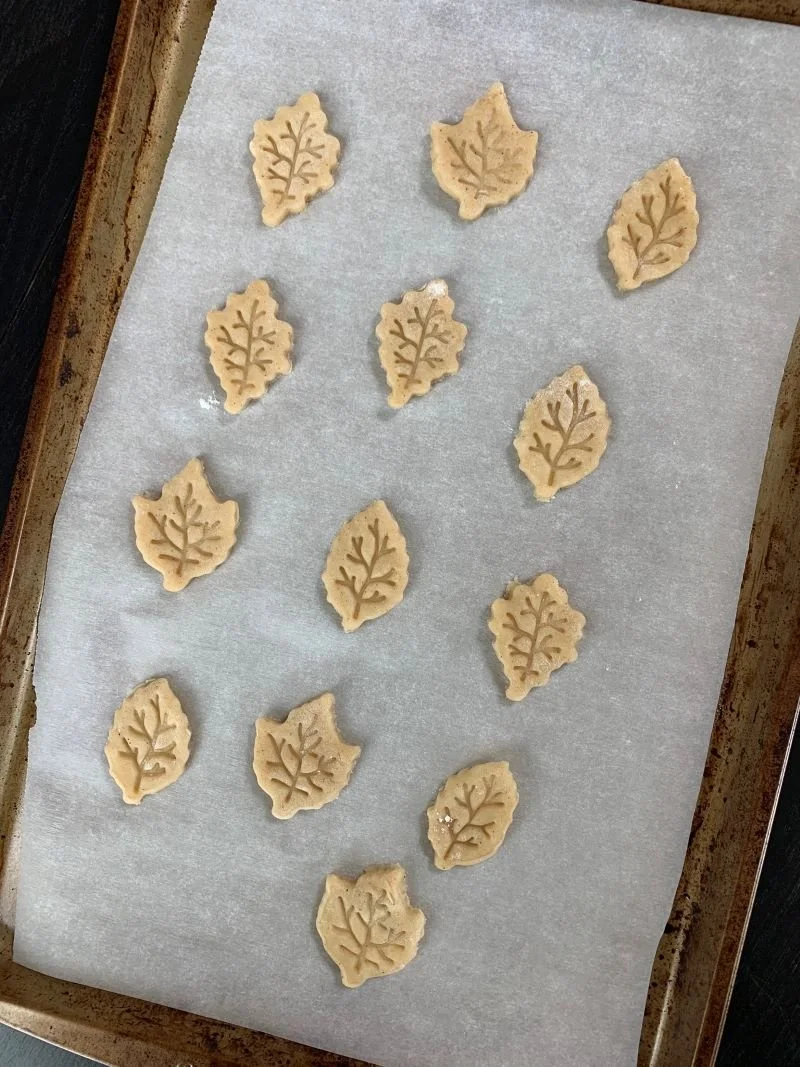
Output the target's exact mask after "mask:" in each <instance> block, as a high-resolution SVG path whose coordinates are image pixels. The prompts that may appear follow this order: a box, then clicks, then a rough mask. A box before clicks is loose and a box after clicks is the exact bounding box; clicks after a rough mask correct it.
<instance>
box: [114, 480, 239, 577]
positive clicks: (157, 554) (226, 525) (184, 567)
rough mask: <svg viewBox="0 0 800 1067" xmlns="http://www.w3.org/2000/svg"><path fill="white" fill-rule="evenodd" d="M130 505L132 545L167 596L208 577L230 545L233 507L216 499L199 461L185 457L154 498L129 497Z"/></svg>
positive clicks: (234, 517)
mask: <svg viewBox="0 0 800 1067" xmlns="http://www.w3.org/2000/svg"><path fill="white" fill-rule="evenodd" d="M133 507H134V511H135V513H136V514H135V518H134V529H135V531H136V547H137V548H138V549H139V551H140V552H141V554H142V559H143V560H144V561H145V563H147V564H149V565H150V566H151V567H153V568H154V569H155V570H157V571H159V572H160V573H161V574H162V575H163V576H164V588H165V589H167V590H169V591H170V592H171V593H175V592H177V591H178V590H179V589H183V588H184V586H186V585H188V584H189V582H191V580H192V578H199V577H200V575H201V574H210V573H211V571H213V570H215V569H216V568H217V567H218V566H219V565H220V563H224V562H225V560H226V559H227V558H228V556H229V555H230V552H231V549H232V548H233V546H234V544H235V543H236V527H237V526H238V525H239V505H238V504H237V503H236V501H235V500H217V498H216V497H215V496H214V494H213V493H212V492H211V486H210V485H209V484H208V481H207V480H206V476H205V472H204V470H203V464H202V463H201V461H200V460H199V459H190V460H189V462H188V463H187V464H186V466H185V467H184V468H183V470H182V471H181V472H180V474H176V475H175V477H174V478H171V479H170V480H169V481H168V482H167V483H166V485H165V486H164V488H163V490H162V492H161V496H160V497H158V499H157V500H151V499H150V497H146V496H135V497H134V498H133Z"/></svg>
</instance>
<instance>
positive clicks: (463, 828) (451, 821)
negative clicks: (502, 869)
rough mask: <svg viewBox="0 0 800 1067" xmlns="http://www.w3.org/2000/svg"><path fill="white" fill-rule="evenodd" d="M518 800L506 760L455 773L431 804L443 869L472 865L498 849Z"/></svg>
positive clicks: (432, 836)
mask: <svg viewBox="0 0 800 1067" xmlns="http://www.w3.org/2000/svg"><path fill="white" fill-rule="evenodd" d="M518 801H519V793H518V792H517V783H516V782H515V781H514V776H513V774H512V773H511V770H510V768H509V766H508V764H507V763H506V762H505V760H503V761H501V762H499V763H478V764H476V765H475V766H474V767H466V768H465V769H464V770H462V771H458V773H457V774H452V775H451V776H450V777H449V778H448V779H447V781H446V782H445V784H444V785H443V786H442V788H441V789H440V790H439V793H438V796H437V797H436V800H434V802H433V804H431V806H430V807H429V808H428V840H429V841H430V843H431V844H432V845H433V854H434V862H435V864H436V866H437V867H438V868H439V870H440V871H448V870H450V868H451V867H470V866H472V864H473V863H480V862H481V861H482V860H485V859H488V858H489V856H493V855H494V854H495V852H497V850H498V848H500V846H501V845H502V843H503V839H504V838H505V836H506V831H507V830H508V828H509V826H510V825H511V819H512V817H513V815H514V809H515V808H516V806H517V802H518Z"/></svg>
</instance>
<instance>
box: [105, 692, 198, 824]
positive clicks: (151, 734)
mask: <svg viewBox="0 0 800 1067" xmlns="http://www.w3.org/2000/svg"><path fill="white" fill-rule="evenodd" d="M191 736H192V734H191V730H190V729H189V720H188V719H187V718H186V715H185V714H184V711H183V708H182V707H181V704H180V701H179V700H178V698H177V697H176V696H175V694H174V693H173V692H172V689H171V688H170V684H169V682H168V681H167V679H166V678H154V679H152V680H151V681H149V682H143V683H142V685H140V686H139V687H138V688H137V689H134V691H133V692H132V693H131V694H130V695H129V696H127V697H125V699H124V700H123V702H122V704H120V706H119V707H118V708H117V710H116V711H115V712H114V722H113V725H112V727H111V729H110V731H109V734H108V741H107V742H106V747H105V754H106V759H107V760H108V769H109V772H110V774H111V777H112V778H113V779H114V781H115V782H116V783H117V785H118V786H119V787H120V789H121V790H122V799H123V800H124V801H125V803H126V804H139V803H140V802H141V800H142V798H143V797H146V796H148V795H149V794H150V793H157V792H158V791H159V790H160V789H164V788H166V786H168V785H171V784H172V783H173V782H174V781H176V780H177V779H178V778H180V776H181V775H182V774H183V769H184V767H185V766H186V761H187V760H188V759H189V741H190V739H191Z"/></svg>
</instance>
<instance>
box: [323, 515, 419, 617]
mask: <svg viewBox="0 0 800 1067" xmlns="http://www.w3.org/2000/svg"><path fill="white" fill-rule="evenodd" d="M322 581H323V583H324V585H325V591H326V592H327V594H328V603H329V604H332V605H333V607H334V608H336V610H337V611H338V612H339V615H340V616H341V619H342V628H343V629H344V630H346V631H347V632H348V633H349V632H351V631H352V630H357V629H358V627H359V626H361V624H362V623H364V622H367V621H368V620H369V619H377V618H379V617H380V616H381V615H385V614H386V612H387V611H391V609H392V608H393V607H395V605H396V604H399V603H400V601H401V600H402V599H403V593H404V592H405V588H406V585H407V584H408V552H407V550H406V539H405V537H403V534H402V532H401V530H400V527H399V526H398V524H397V520H396V519H395V517H394V515H392V513H391V511H389V509H388V508H387V506H386V505H385V504H384V502H383V501H382V500H375V501H373V503H371V504H370V505H369V507H367V508H364V510H363V511H360V512H359V513H358V515H356V516H355V517H354V518H352V519H350V520H349V521H348V522H346V523H345V524H344V526H343V527H342V528H341V530H339V532H338V533H337V535H336V537H335V538H334V539H333V544H332V545H331V549H330V552H329V553H328V559H327V561H326V563H325V570H324V571H323V573H322Z"/></svg>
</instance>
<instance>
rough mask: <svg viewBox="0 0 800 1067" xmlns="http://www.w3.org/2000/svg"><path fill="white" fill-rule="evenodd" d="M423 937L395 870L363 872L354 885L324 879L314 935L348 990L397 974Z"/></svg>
mask: <svg viewBox="0 0 800 1067" xmlns="http://www.w3.org/2000/svg"><path fill="white" fill-rule="evenodd" d="M424 931H425V916H424V915H423V914H422V912H421V911H420V909H419V908H415V907H412V905H411V902H410V900H409V899H408V890H407V888H406V872H405V871H404V870H403V868H402V867H401V866H400V865H399V864H397V863H395V864H393V865H392V866H389V867H367V869H366V870H365V871H364V872H363V873H362V874H360V875H359V876H358V878H357V879H356V880H355V881H351V880H350V879H349V878H342V877H340V876H339V875H338V874H329V875H328V877H327V879H326V881H325V892H324V894H323V897H322V902H321V903H320V906H319V910H318V912H317V932H318V933H319V936H320V938H321V939H322V944H323V947H324V948H325V951H326V952H327V953H328V955H329V956H330V958H331V959H332V960H333V962H334V963H335V964H336V965H337V966H338V968H339V971H340V972H341V975H342V983H343V984H344V985H346V986H347V987H348V988H349V989H355V988H356V987H357V986H360V985H361V984H362V983H363V982H366V980H367V979H368V978H381V977H383V976H384V975H386V974H394V973H395V971H401V970H402V969H403V967H405V966H406V964H407V963H410V962H411V960H413V959H414V957H415V956H416V954H417V946H418V945H419V942H420V941H421V939H422V935H423V933H424Z"/></svg>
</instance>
